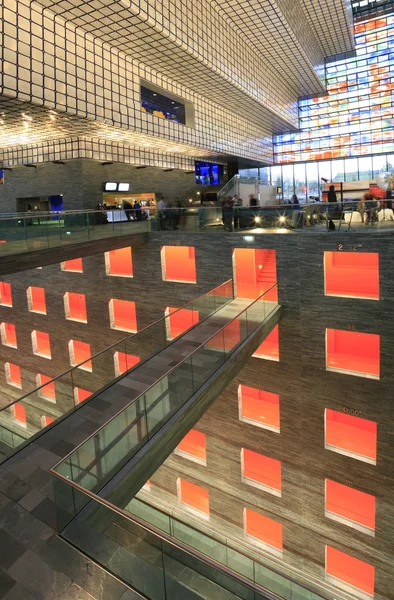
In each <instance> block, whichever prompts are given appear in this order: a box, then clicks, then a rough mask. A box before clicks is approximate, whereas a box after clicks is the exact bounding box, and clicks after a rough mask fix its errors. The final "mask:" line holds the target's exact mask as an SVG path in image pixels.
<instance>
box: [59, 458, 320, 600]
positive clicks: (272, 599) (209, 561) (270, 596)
mask: <svg viewBox="0 0 394 600" xmlns="http://www.w3.org/2000/svg"><path fill="white" fill-rule="evenodd" d="M49 472H50V473H51V474H52V475H53V476H55V477H57V478H58V479H61V480H62V481H63V482H64V483H67V484H68V485H70V486H71V487H74V488H75V489H76V490H77V491H78V492H80V493H81V494H83V495H85V496H88V497H89V498H90V499H91V500H93V501H94V502H97V504H101V505H102V506H104V507H105V508H107V509H109V510H111V511H112V512H114V513H116V514H118V515H119V516H121V517H123V518H125V519H126V520H127V521H129V522H131V523H136V524H137V525H138V526H139V527H141V528H142V529H144V530H145V531H147V532H148V533H151V534H152V535H154V536H155V537H157V538H159V539H161V540H162V541H164V542H166V543H168V544H169V545H170V546H173V547H174V548H177V549H178V550H181V551H182V552H184V553H185V554H188V555H189V556H192V557H194V558H197V559H198V560H200V561H201V562H203V563H205V564H206V565H208V566H210V567H213V568H214V569H216V570H218V571H222V572H224V573H225V574H226V575H228V576H229V577H231V578H232V579H235V580H236V581H238V582H242V583H243V584H244V585H245V586H247V587H249V588H250V589H251V590H253V591H254V592H256V593H258V594H261V593H263V594H266V596H267V600H283V598H281V597H280V596H277V595H276V594H275V593H274V592H271V591H270V590H267V589H265V588H263V587H262V586H258V585H256V584H255V583H254V582H253V581H251V580H250V579H247V578H246V577H244V576H243V575H241V574H240V573H237V572H236V571H233V570H232V569H230V568H229V567H227V566H226V565H223V564H222V563H220V562H217V561H216V560H214V559H213V558H210V557H209V556H207V555H205V554H202V553H201V552H199V551H198V550H195V549H194V548H191V546H188V545H187V544H184V543H183V542H181V541H180V540H175V539H174V538H173V537H171V536H170V535H168V534H166V533H165V532H164V531H161V530H160V529H158V528H156V527H155V526H154V525H151V524H150V523H149V524H148V523H146V521H143V520H142V519H140V518H139V517H136V516H134V515H133V516H132V515H130V513H128V512H127V511H125V510H123V509H122V508H119V506H115V504H112V503H111V502H108V500H106V499H105V498H101V496H97V495H96V494H94V493H93V492H91V491H90V490H87V489H85V488H84V487H82V486H81V485H79V484H78V483H75V481H72V480H71V479H67V477H65V476H64V475H62V474H61V473H57V472H56V471H54V468H52V469H49ZM84 508H85V507H83V508H82V509H81V510H80V511H79V512H81V511H82V510H84ZM74 518H75V517H74ZM65 539H67V538H65ZM211 539H213V540H214V538H211ZM267 568H269V569H270V567H267ZM272 570H273V571H274V569H272ZM275 572H276V573H277V574H279V575H281V573H280V572H279V571H275ZM283 577H285V576H283ZM285 578H286V579H288V580H289V581H291V579H290V578H287V577H285ZM294 583H296V584H297V585H299V586H300V587H305V586H303V585H302V584H299V583H298V582H296V581H294ZM219 585H220V584H219ZM305 589H306V590H308V591H311V592H313V590H309V589H308V588H306V587H305ZM321 598H322V600H331V599H330V598H328V597H327V596H321Z"/></svg>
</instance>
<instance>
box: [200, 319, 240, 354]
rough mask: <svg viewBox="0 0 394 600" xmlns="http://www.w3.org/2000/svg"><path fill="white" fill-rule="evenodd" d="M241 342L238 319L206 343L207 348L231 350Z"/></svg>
mask: <svg viewBox="0 0 394 600" xmlns="http://www.w3.org/2000/svg"><path fill="white" fill-rule="evenodd" d="M240 341H241V320H240V318H239V317H237V318H235V319H233V321H230V323H229V324H228V325H226V326H225V327H224V328H223V329H222V330H221V331H219V333H217V334H216V335H214V336H213V338H212V339H211V340H209V342H208V343H207V347H208V348H215V349H217V350H222V351H223V350H232V349H233V348H235V346H237V344H239V343H240Z"/></svg>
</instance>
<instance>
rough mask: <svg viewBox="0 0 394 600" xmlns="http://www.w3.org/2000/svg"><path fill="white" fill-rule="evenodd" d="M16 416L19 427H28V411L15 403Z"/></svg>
mask: <svg viewBox="0 0 394 600" xmlns="http://www.w3.org/2000/svg"><path fill="white" fill-rule="evenodd" d="M14 416H15V420H16V421H18V423H19V425H22V426H24V427H26V410H25V407H24V406H22V404H19V402H15V404H14Z"/></svg>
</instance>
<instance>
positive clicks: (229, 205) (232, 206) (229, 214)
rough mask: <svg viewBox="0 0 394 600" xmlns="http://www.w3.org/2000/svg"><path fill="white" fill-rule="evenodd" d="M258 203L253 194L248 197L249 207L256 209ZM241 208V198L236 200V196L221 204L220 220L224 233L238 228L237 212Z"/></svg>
mask: <svg viewBox="0 0 394 600" xmlns="http://www.w3.org/2000/svg"><path fill="white" fill-rule="evenodd" d="M258 204H259V202H258V200H257V198H255V197H254V195H253V194H250V195H249V207H250V208H256V207H257V206H258ZM242 207H243V202H242V200H241V198H238V196H237V194H235V195H234V196H232V197H231V196H228V197H227V198H225V200H224V201H223V203H222V218H223V225H224V228H225V229H226V231H233V228H234V229H238V228H239V227H240V218H239V217H240V214H239V211H240V209H241V208H242Z"/></svg>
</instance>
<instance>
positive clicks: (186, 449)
mask: <svg viewBox="0 0 394 600" xmlns="http://www.w3.org/2000/svg"><path fill="white" fill-rule="evenodd" d="M175 454H178V455H180V456H183V457H185V458H188V459H189V460H192V461H194V462H197V463H199V464H201V465H206V464H207V441H206V435H205V433H202V432H201V431H197V430H196V429H191V430H190V431H189V432H188V433H187V434H186V435H185V437H184V438H183V440H182V441H181V442H179V444H178V446H177V448H176V450H175Z"/></svg>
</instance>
